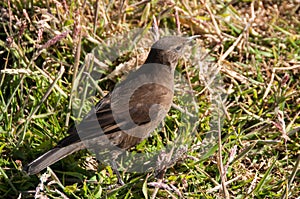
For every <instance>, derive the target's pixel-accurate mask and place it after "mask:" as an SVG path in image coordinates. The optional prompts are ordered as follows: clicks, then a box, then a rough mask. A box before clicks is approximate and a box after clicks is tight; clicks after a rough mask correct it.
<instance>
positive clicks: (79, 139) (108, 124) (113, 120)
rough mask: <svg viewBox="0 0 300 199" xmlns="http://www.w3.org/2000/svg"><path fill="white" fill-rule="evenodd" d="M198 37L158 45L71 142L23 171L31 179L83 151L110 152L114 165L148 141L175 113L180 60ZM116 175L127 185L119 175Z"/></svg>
mask: <svg viewBox="0 0 300 199" xmlns="http://www.w3.org/2000/svg"><path fill="white" fill-rule="evenodd" d="M195 37H197V36H192V37H187V38H184V37H178V36H167V37H163V38H161V39H160V40H158V41H157V42H155V43H154V44H153V46H152V47H151V50H150V53H149V55H148V57H147V59H146V61H145V63H144V64H143V65H142V66H141V67H140V68H139V69H138V70H136V71H135V72H131V73H130V74H129V75H128V77H127V78H126V79H125V80H124V81H122V82H121V83H120V84H118V85H117V86H116V87H115V88H114V90H113V91H112V92H110V93H109V94H107V95H106V96H105V97H104V98H103V99H102V100H100V101H99V102H98V103H97V104H96V106H95V108H94V109H92V110H91V111H90V112H89V113H88V114H87V115H86V116H85V117H84V118H83V120H82V121H81V122H80V124H79V125H77V126H73V127H71V128H70V129H69V130H68V133H69V134H70V135H69V136H68V137H66V138H64V139H63V140H61V141H60V142H59V143H58V144H57V146H55V147H54V148H53V149H51V150H50V151H48V152H46V153H45V154H43V155H42V156H40V157H38V158H37V159H36V160H34V161H32V162H31V163H29V164H28V165H27V166H26V167H25V168H24V170H25V171H26V172H27V173H28V174H30V175H32V174H36V173H38V172H40V171H41V170H43V169H45V168H46V167H48V166H50V165H52V164H53V163H55V162H57V161H59V160H60V159H62V158H64V157H66V156H68V155H70V154H72V153H74V152H76V151H79V150H81V149H84V148H88V149H92V151H93V152H94V153H96V155H97V154H101V152H104V151H109V152H111V153H110V155H109V156H108V158H110V159H114V158H115V157H110V156H115V155H118V154H119V153H121V152H122V151H124V150H128V149H130V148H132V147H133V146H135V145H137V144H138V143H140V142H141V141H142V140H143V139H145V138H147V137H148V136H149V135H150V133H151V132H152V131H153V130H154V129H155V128H156V127H157V126H158V125H159V123H160V122H161V121H162V120H163V119H164V117H165V116H166V114H167V113H168V111H169V109H170V108H171V105H172V99H173V84H174V70H175V67H176V65H177V62H178V58H179V57H180V55H181V53H182V50H183V48H184V46H185V45H186V44H187V43H189V42H191V41H192V40H193V39H194V38H195ZM118 150H119V151H118ZM112 151H114V152H116V154H115V153H114V152H112ZM100 159H101V157H100ZM113 169H114V170H115V168H114V166H113ZM115 172H117V171H116V170H115ZM117 175H118V179H119V183H121V184H122V181H121V180H120V178H119V174H118V172H117Z"/></svg>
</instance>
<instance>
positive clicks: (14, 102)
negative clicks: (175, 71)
mask: <svg viewBox="0 0 300 199" xmlns="http://www.w3.org/2000/svg"><path fill="white" fill-rule="evenodd" d="M121 2H122V1H98V0H96V1H90V0H87V1H71V2H69V1H68V2H66V1H62V2H59V1H54V0H50V1H34V0H33V1H12V0H11V1H10V0H5V1H3V2H1V3H0V4H1V9H0V20H1V24H2V25H1V26H0V28H1V36H0V55H1V60H2V66H1V76H0V87H1V90H0V110H1V114H0V132H1V134H0V151H1V154H2V155H1V159H0V179H1V180H0V196H2V197H4V198H17V197H21V198H27V197H28V198H29V197H33V196H40V197H41V198H46V197H48V198H55V197H58V198H63V197H64V198H101V197H108V198H143V197H145V198H147V197H148V198H150V197H151V196H153V195H154V193H155V195H156V198H180V197H182V198H218V197H220V198H225V197H226V198H297V197H299V195H300V188H299V187H300V183H299V182H300V172H299V162H300V150H299V149H300V146H299V143H300V139H299V130H300V117H299V114H300V105H299V104H300V88H299V85H300V84H299V83H300V82H299V81H300V78H299V70H300V35H299V32H300V21H299V19H300V18H299V16H300V4H299V2H298V1H297V0H294V1H283V2H281V1H275V0H274V1H245V2H243V1H232V2H228V3H224V2H222V1H207V2H206V3H205V2H204V1H186V0H180V1H172V0H170V1H150V0H145V1H140V2H138V1H123V2H122V3H121ZM154 21H156V22H157V26H158V27H159V28H168V29H173V30H175V32H177V34H186V35H201V39H198V40H197V44H198V45H200V46H201V47H202V48H203V49H207V50H205V51H206V52H207V53H208V54H209V58H210V59H211V60H213V64H212V67H214V69H216V71H217V70H219V73H218V74H220V75H221V76H222V79H223V82H222V86H223V88H224V89H225V90H224V92H226V94H227V98H226V100H225V101H224V102H223V103H222V106H223V108H224V109H223V111H224V114H225V116H226V117H225V119H224V123H223V127H222V129H220V130H219V132H218V133H219V140H218V141H219V143H217V142H218V141H216V143H214V144H213V146H212V147H211V150H210V151H208V152H207V153H206V154H202V153H201V145H199V143H200V142H201V141H202V139H203V138H204V136H205V134H206V133H207V132H208V131H209V130H210V126H209V121H210V119H211V118H213V115H212V113H211V112H210V109H209V107H210V105H211V104H212V101H211V99H210V98H209V96H210V95H211V94H212V93H211V90H210V89H209V87H208V85H205V83H207V82H205V81H203V79H201V78H202V77H201V75H202V74H201V71H200V70H199V67H198V66H196V65H193V64H191V63H189V62H188V63H183V61H182V62H181V65H184V67H181V68H180V69H179V71H181V72H182V74H183V75H184V76H185V77H186V78H187V79H188V80H189V84H190V86H191V88H192V89H193V92H194V93H195V96H196V97H197V105H198V107H199V120H198V122H199V128H198V129H197V134H196V135H195V139H194V140H193V144H192V146H190V147H189V149H188V150H187V153H186V154H185V155H184V158H182V159H181V160H180V161H178V162H177V163H175V164H173V165H171V167H170V168H169V169H167V170H166V173H165V175H164V176H163V178H161V179H156V178H155V173H154V172H149V173H146V174H137V173H127V172H126V173H123V177H124V180H125V182H126V185H125V186H123V187H119V188H116V189H107V188H108V185H111V184H114V183H115V182H116V176H115V175H114V174H113V173H112V171H111V168H110V167H108V166H98V170H97V171H95V166H94V164H96V163H95V162H94V161H92V159H91V155H90V154H88V153H86V152H85V151H83V152H80V153H77V154H74V155H72V156H70V157H67V158H65V159H64V160H62V161H60V162H58V163H57V164H55V165H53V166H51V168H53V170H50V169H49V170H48V171H47V172H44V174H42V175H36V176H26V174H24V173H23V172H22V166H24V165H25V164H26V163H28V162H30V161H31V160H33V159H34V158H36V157H38V155H40V154H42V153H43V152H45V151H47V150H48V149H50V148H51V147H52V146H55V143H56V142H57V141H58V140H59V139H61V138H63V137H64V136H65V131H66V129H67V127H68V126H69V125H70V124H71V123H72V122H71V118H72V114H71V103H70V95H71V93H70V91H71V89H72V88H73V86H74V79H73V78H74V77H75V76H76V74H77V72H78V70H79V66H80V65H81V64H82V63H83V62H84V60H85V56H86V55H87V54H88V53H89V52H91V50H92V49H93V48H94V47H96V46H98V45H100V44H102V43H103V41H104V40H105V39H106V38H109V37H114V36H115V35H117V34H119V33H122V32H126V31H129V30H131V29H134V28H146V27H149V26H151V25H153V23H154ZM144 56H145V52H140V51H138V50H135V51H134V52H133V53H132V54H131V55H130V56H129V57H124V58H123V59H121V60H119V61H118V62H116V63H113V64H112V65H111V66H109V67H107V68H105V69H104V72H103V73H104V76H103V77H104V80H103V81H101V83H100V84H99V87H100V88H101V89H102V90H103V92H104V93H105V92H107V91H109V90H111V89H112V88H113V86H114V84H115V82H117V81H118V80H119V78H120V77H121V75H122V74H125V73H127V68H128V67H127V68H126V67H124V68H125V69H124V70H123V69H122V68H121V69H122V70H121V71H117V72H118V73H114V72H116V69H118V70H119V69H120V67H119V66H120V64H122V63H127V64H128V65H130V67H132V65H134V66H135V65H139V64H140V63H141V59H142V58H139V59H137V60H133V59H136V58H138V57H144ZM130 67H129V68H130ZM109 74H117V75H111V76H109ZM105 77H107V78H105ZM178 103H179V104H180V102H178ZM177 113H178V110H176V109H172V111H171V113H170V116H169V117H168V118H167V127H168V128H167V130H166V132H164V131H163V132H160V133H158V134H156V135H154V136H152V137H151V138H150V139H149V140H147V141H145V142H143V143H142V144H141V145H140V146H139V148H138V150H140V151H144V152H145V151H151V150H152V148H153V147H154V148H155V147H157V146H155V143H159V144H161V141H160V138H161V137H164V136H165V135H169V134H168V133H170V135H171V136H172V133H174V132H176V129H177V128H178V126H180V123H178V121H177V120H176V118H178V117H179V116H177V115H176V114H177ZM158 147H159V146H158ZM219 149H221V150H219ZM222 174H223V175H222ZM159 180H160V182H161V183H157V182H158V181H159Z"/></svg>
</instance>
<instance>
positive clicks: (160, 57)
mask: <svg viewBox="0 0 300 199" xmlns="http://www.w3.org/2000/svg"><path fill="white" fill-rule="evenodd" d="M197 37H199V36H198V35H196V36H191V37H180V36H166V37H163V38H161V39H159V40H158V41H157V42H155V43H154V44H153V45H152V47H151V51H150V53H149V55H148V58H147V60H146V62H145V63H159V64H163V65H167V66H170V67H171V69H172V70H174V69H175V67H176V65H177V62H178V59H179V57H180V56H181V55H182V53H183V49H184V47H185V46H186V45H188V44H189V43H191V41H193V39H194V38H197Z"/></svg>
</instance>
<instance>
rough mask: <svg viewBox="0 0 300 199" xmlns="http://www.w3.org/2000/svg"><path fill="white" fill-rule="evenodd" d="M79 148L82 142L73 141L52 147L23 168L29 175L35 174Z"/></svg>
mask: <svg viewBox="0 0 300 199" xmlns="http://www.w3.org/2000/svg"><path fill="white" fill-rule="evenodd" d="M81 149H84V144H83V143H82V142H77V143H73V144H70V145H68V146H65V147H56V148H53V149H51V150H50V151H48V152H47V153H45V154H43V155H42V156H40V157H38V158H37V159H35V160H34V161H32V162H31V163H29V164H28V165H27V166H26V167H25V168H24V170H25V171H26V172H27V173H28V174H29V175H33V174H36V173H38V172H40V171H41V170H43V169H45V168H46V167H48V166H50V165H51V164H54V163H55V162H57V161H59V160H61V159H63V158H64V157H66V156H68V155H70V154H72V153H74V152H76V151H79V150H81Z"/></svg>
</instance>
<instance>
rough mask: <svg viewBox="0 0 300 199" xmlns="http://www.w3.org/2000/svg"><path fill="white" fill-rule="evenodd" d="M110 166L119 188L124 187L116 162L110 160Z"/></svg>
mask: <svg viewBox="0 0 300 199" xmlns="http://www.w3.org/2000/svg"><path fill="white" fill-rule="evenodd" d="M110 165H111V168H112V170H113V172H114V173H115V174H116V175H117V178H118V184H119V185H121V186H123V185H125V183H124V182H123V180H122V177H121V174H120V172H119V170H118V167H117V164H116V162H115V161H114V160H110Z"/></svg>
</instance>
